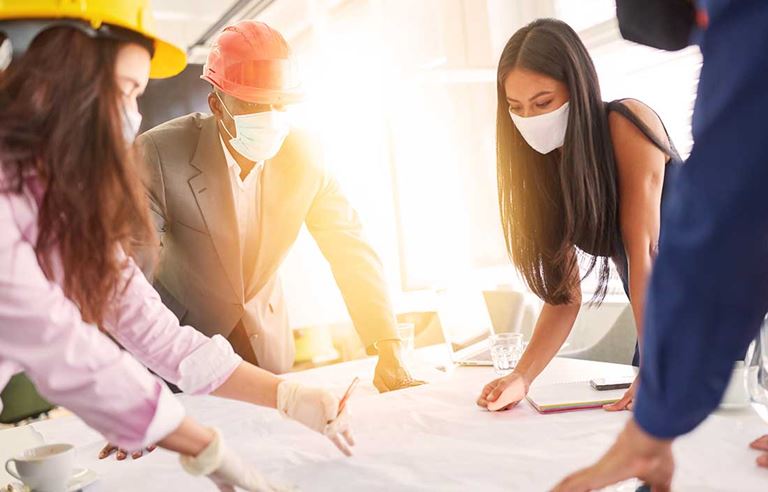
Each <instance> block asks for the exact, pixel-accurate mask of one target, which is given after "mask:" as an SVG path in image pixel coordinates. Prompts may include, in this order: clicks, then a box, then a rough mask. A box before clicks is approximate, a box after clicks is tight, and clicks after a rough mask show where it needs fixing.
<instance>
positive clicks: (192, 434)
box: [157, 417, 214, 456]
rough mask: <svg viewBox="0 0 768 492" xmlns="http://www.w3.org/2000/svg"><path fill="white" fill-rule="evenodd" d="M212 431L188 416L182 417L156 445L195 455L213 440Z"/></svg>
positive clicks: (187, 454)
mask: <svg viewBox="0 0 768 492" xmlns="http://www.w3.org/2000/svg"><path fill="white" fill-rule="evenodd" d="M213 438H214V433H213V431H212V430H211V429H208V428H206V427H204V426H202V425H200V424H199V423H197V422H196V421H195V420H193V419H191V418H190V417H184V420H182V421H181V424H180V425H179V427H177V428H176V430H174V431H173V432H172V433H170V434H169V435H168V436H166V437H165V438H163V439H162V440H161V441H160V442H158V443H157V444H158V446H160V447H161V448H165V449H167V450H169V451H175V452H177V453H180V454H183V455H186V456H197V455H198V454H200V453H201V452H202V451H203V450H204V449H205V448H206V447H207V446H208V445H209V444H210V443H211V441H213Z"/></svg>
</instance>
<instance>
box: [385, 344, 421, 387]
mask: <svg viewBox="0 0 768 492" xmlns="http://www.w3.org/2000/svg"><path fill="white" fill-rule="evenodd" d="M422 384H424V381H419V380H418V379H413V378H412V377H411V374H410V373H409V372H408V369H407V368H406V367H405V364H403V361H402V359H401V358H400V342H399V341H392V342H391V343H384V342H382V343H381V345H380V346H379V362H378V363H377V364H376V370H375V372H374V375H373V385H374V386H376V389H377V390H379V393H386V392H387V391H394V390H399V389H403V388H411V387H413V386H421V385H422Z"/></svg>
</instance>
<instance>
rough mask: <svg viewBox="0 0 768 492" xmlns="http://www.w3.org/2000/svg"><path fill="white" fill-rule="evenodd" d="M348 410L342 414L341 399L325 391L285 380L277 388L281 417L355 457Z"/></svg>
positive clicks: (345, 407) (346, 406) (344, 409)
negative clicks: (292, 421)
mask: <svg viewBox="0 0 768 492" xmlns="http://www.w3.org/2000/svg"><path fill="white" fill-rule="evenodd" d="M348 408H349V406H348V405H345V406H344V408H343V409H342V410H341V412H339V399H338V398H336V397H335V396H334V395H333V393H331V392H329V391H326V390H324V389H320V388H313V387H310V386H304V385H302V384H299V383H296V382H294V381H283V382H282V383H280V384H279V385H278V387H277V410H278V411H279V412H280V413H281V414H283V415H285V416H286V417H289V418H292V419H293V420H296V421H298V422H300V423H302V424H304V425H305V426H307V427H309V428H310V429H312V430H313V431H315V432H319V433H320V434H323V435H324V436H326V437H328V439H330V440H331V442H333V444H335V445H336V447H337V448H339V450H340V451H341V452H342V453H344V454H345V455H347V456H352V451H351V450H350V449H349V448H350V446H354V445H355V440H354V438H353V437H352V431H351V430H350V428H349V421H348V415H349V412H348V410H347V409H348ZM342 437H343V438H344V440H342Z"/></svg>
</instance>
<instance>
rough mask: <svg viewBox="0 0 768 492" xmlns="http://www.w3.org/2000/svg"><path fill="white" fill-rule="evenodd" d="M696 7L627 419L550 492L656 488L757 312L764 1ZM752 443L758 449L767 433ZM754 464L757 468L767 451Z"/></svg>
mask: <svg viewBox="0 0 768 492" xmlns="http://www.w3.org/2000/svg"><path fill="white" fill-rule="evenodd" d="M697 6H698V8H699V9H703V11H704V12H706V18H707V19H708V21H707V25H706V28H705V29H703V30H702V32H700V33H699V36H698V41H699V44H700V47H701V51H702V54H703V55H704V65H703V67H702V71H701V78H700V81H699V89H698V97H697V99H696V107H695V109H694V116H693V136H694V146H693V151H692V153H691V156H690V158H689V159H688V161H687V163H686V164H685V166H683V167H682V169H681V171H680V175H679V176H678V177H677V179H676V181H675V183H674V186H673V188H672V190H671V191H670V196H669V202H668V206H666V207H665V208H664V210H663V216H664V221H665V222H664V227H663V230H662V234H661V241H660V244H659V255H658V257H657V258H656V263H655V265H654V272H653V274H652V278H651V282H650V290H649V293H648V301H647V305H646V313H645V323H646V324H645V330H644V343H643V351H642V361H641V370H640V383H639V388H638V391H637V394H636V402H635V406H634V418H633V419H632V420H630V421H629V423H628V424H627V426H626V428H625V429H624V430H623V431H622V433H621V434H620V435H619V437H618V438H617V440H616V443H615V444H614V445H613V446H612V447H611V449H610V450H609V451H608V452H607V453H606V454H605V456H604V457H603V458H602V459H601V460H600V461H599V462H598V463H596V464H595V465H593V466H592V467H589V468H586V469H584V470H581V471H579V472H576V473H574V474H573V475H571V476H569V477H568V478H566V479H565V480H564V481H562V482H561V483H560V484H559V485H558V486H557V487H556V488H555V490H556V491H557V492H573V491H584V490H593V489H598V488H602V487H604V486H606V485H609V484H611V483H615V482H619V481H621V480H624V479H627V478H630V477H633V476H635V477H638V478H640V479H643V480H644V481H645V482H646V483H647V484H648V485H650V486H651V487H652V488H653V490H660V491H664V490H668V489H669V487H670V484H671V482H672V475H673V471H674V463H673V455H672V448H671V445H672V441H673V440H674V439H675V438H676V437H678V436H680V435H683V434H685V433H687V432H689V431H691V430H693V429H694V428H695V427H696V426H698V425H699V424H700V423H701V422H702V421H703V420H704V419H705V418H706V417H707V416H708V415H709V414H710V413H711V412H712V411H713V410H714V409H715V408H717V406H718V404H719V402H720V399H721V398H722V395H723V392H724V391H725V388H726V385H727V383H728V380H729V376H730V373H731V369H732V367H733V361H734V360H736V359H737V358H738V356H739V355H740V354H743V353H744V352H745V350H746V348H747V346H748V345H749V343H750V342H751V341H752V340H753V339H754V337H755V336H756V335H757V333H758V331H759V329H760V326H761V323H762V321H763V318H764V315H765V313H766V311H767V310H768V199H767V198H766V186H768V145H766V143H765V142H766V130H765V119H766V115H767V114H768V81H766V74H768V2H766V1H765V0H738V1H733V0H701V1H699V2H698V3H697ZM701 17H703V16H701ZM752 447H753V448H756V449H762V450H763V451H768V436H766V437H763V438H761V439H758V440H757V441H755V442H754V443H752ZM757 463H758V465H760V466H764V467H768V454H763V455H761V456H759V457H758V458H757ZM767 484H768V482H767Z"/></svg>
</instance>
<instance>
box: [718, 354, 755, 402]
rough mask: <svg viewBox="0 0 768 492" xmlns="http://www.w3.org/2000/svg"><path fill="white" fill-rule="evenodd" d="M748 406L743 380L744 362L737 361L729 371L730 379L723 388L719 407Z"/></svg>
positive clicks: (745, 385) (747, 396)
mask: <svg viewBox="0 0 768 492" xmlns="http://www.w3.org/2000/svg"><path fill="white" fill-rule="evenodd" d="M747 406H749V392H748V391H747V383H746V381H745V380H744V363H743V362H737V363H736V365H735V366H734V367H733V372H731V380H730V382H729V383H728V387H727V388H726V390H725V394H724V395H723V399H722V400H721V401H720V407H721V408H725V409H733V408H744V407H747Z"/></svg>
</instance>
